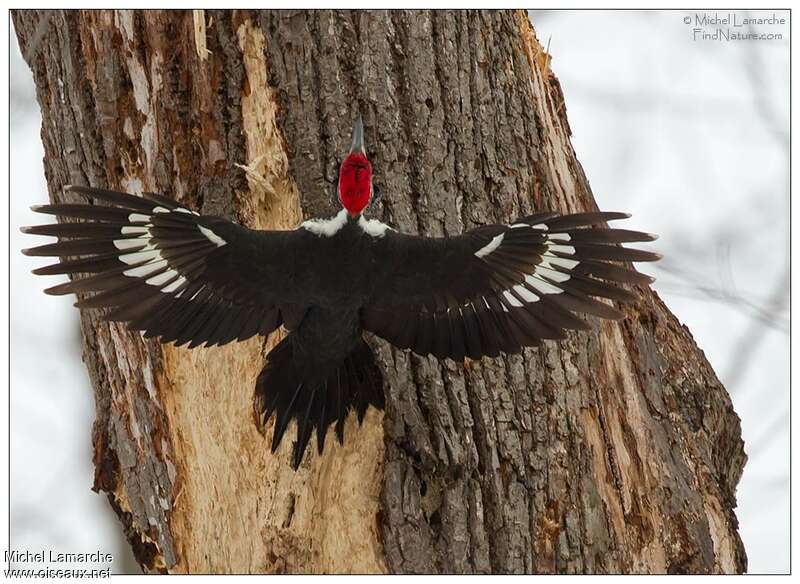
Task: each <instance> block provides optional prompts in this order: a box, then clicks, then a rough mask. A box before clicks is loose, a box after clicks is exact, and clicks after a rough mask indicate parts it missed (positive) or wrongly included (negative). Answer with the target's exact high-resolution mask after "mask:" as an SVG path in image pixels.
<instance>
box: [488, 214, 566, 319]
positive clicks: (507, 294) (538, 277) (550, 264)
mask: <svg viewBox="0 0 800 584" xmlns="http://www.w3.org/2000/svg"><path fill="white" fill-rule="evenodd" d="M508 227H509V229H524V228H528V229H533V230H534V231H536V232H538V233H540V234H541V235H543V236H544V237H545V241H544V244H545V245H546V246H547V251H546V252H545V253H544V254H542V260H541V262H540V263H539V264H538V265H536V266H535V267H534V269H533V273H531V274H526V275H525V283H524V284H517V285H516V286H513V287H512V288H511V289H509V290H505V291H503V297H504V298H505V300H506V301H507V302H508V304H509V305H510V306H513V307H516V308H519V307H521V306H524V304H526V303H527V304H530V303H533V302H538V301H539V300H541V296H543V295H545V294H562V293H563V292H564V290H562V289H561V288H559V287H558V286H556V285H554V284H551V283H550V282H548V281H547V280H550V281H552V282H556V283H561V282H566V281H568V280H569V279H570V275H569V274H567V273H565V272H564V271H562V270H571V269H572V268H574V267H575V266H577V265H578V261H577V260H573V259H570V258H566V257H560V256H557V255H555V254H556V253H558V254H561V255H563V256H572V257H574V254H575V248H574V247H572V246H571V245H566V244H567V243H568V242H569V241H570V235H569V234H568V233H542V232H543V231H549V228H548V226H547V225H545V224H544V223H538V224H536V225H529V224H527V223H514V224H513V225H509V226H508ZM506 234H509V241H512V240H513V236H512V235H511V233H510V232H505V233H501V234H499V235H497V236H495V237H493V238H492V240H491V241H490V242H489V243H488V244H486V245H485V246H483V247H482V248H481V249H479V250H478V251H476V252H475V256H476V257H479V258H485V261H486V260H489V263H491V260H490V259H489V256H490V254H491V253H492V252H494V251H495V250H497V249H498V248H500V247H501V246H502V245H503V239H504V236H505V235H506ZM559 268H560V269H559ZM545 277H546V278H547V280H545V279H544V278H545ZM520 299H521V300H520ZM487 306H488V305H487Z"/></svg>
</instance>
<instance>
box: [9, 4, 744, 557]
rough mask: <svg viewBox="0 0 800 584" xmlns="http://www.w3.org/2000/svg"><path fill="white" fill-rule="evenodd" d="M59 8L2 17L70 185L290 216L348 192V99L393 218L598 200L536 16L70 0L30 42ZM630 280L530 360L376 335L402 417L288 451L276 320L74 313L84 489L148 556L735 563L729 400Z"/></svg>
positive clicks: (237, 215)
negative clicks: (256, 407) (234, 338)
mask: <svg viewBox="0 0 800 584" xmlns="http://www.w3.org/2000/svg"><path fill="white" fill-rule="evenodd" d="M44 16H45V14H44V13H43V12H41V11H17V12H15V13H14V14H13V19H14V24H15V28H16V32H17V35H18V38H19V41H20V44H21V46H22V48H23V53H24V54H26V55H27V58H28V60H29V64H30V66H31V68H32V70H33V72H34V78H35V81H36V85H37V95H38V99H39V103H40V106H41V108H42V114H43V127H42V139H43V142H44V145H45V153H46V155H45V171H46V174H47V179H48V184H49V189H50V198H51V200H53V201H60V202H63V201H65V200H66V198H68V197H72V196H74V195H65V194H64V193H63V192H62V187H63V185H64V184H68V183H72V184H90V185H93V186H103V187H110V188H121V189H126V190H131V191H134V192H136V191H141V190H149V191H157V192H164V193H166V194H168V195H169V196H172V197H174V198H175V199H177V200H180V201H182V203H183V204H184V205H187V206H188V207H190V208H192V209H195V210H197V211H199V212H201V213H209V214H218V215H223V216H226V217H229V218H232V219H235V220H237V221H239V222H240V223H242V224H245V225H248V226H251V227H257V228H262V229H268V228H273V229H278V228H280V229H286V228H292V227H294V226H295V225H297V223H299V222H300V221H301V220H302V219H303V218H307V217H310V216H314V215H320V214H326V213H330V212H331V211H333V209H334V202H333V201H332V199H331V196H330V193H331V188H332V185H333V184H334V183H335V181H336V177H337V170H338V165H339V163H340V162H341V157H342V156H343V155H344V153H345V152H346V149H347V145H348V139H349V134H348V132H349V128H350V126H351V125H352V122H353V119H354V118H355V116H356V114H357V113H358V112H361V113H362V114H363V116H364V120H365V124H366V127H367V131H366V140H367V149H368V151H369V153H370V158H371V159H372V160H373V164H374V167H375V169H376V177H375V181H376V187H377V189H378V190H379V191H380V192H382V193H383V198H382V201H381V203H380V204H379V205H378V206H377V208H376V209H374V210H372V213H373V214H374V215H377V217H378V218H380V219H382V220H383V221H385V222H388V223H390V224H392V225H393V226H395V227H397V228H398V229H400V230H403V231H408V232H412V233H421V234H427V235H445V234H456V233H460V232H462V231H463V230H465V229H468V228H471V227H475V226H478V225H483V224H487V223H494V222H509V221H510V220H513V219H514V218H515V217H517V216H519V215H522V214H528V213H532V212H533V211H535V210H547V209H553V210H558V211H562V212H566V211H581V210H590V209H595V208H597V205H596V203H595V200H594V198H593V195H592V193H591V190H590V189H589V185H588V182H587V180H586V177H585V176H584V174H583V170H582V168H581V166H580V164H579V162H578V161H577V159H576V157H575V153H574V151H573V149H572V146H571V144H570V140H569V136H570V129H569V125H568V122H567V118H566V108H565V105H564V99H563V96H562V93H561V90H560V87H559V84H558V80H557V79H556V77H555V76H554V74H553V72H552V71H551V70H550V59H549V56H548V55H547V54H546V53H545V52H544V51H543V50H542V48H541V46H540V45H539V43H538V41H537V40H536V38H535V35H534V31H533V29H532V27H531V25H530V23H529V22H528V20H527V17H526V15H525V14H524V13H521V12H505V11H490V12H462V11H458V12H455V11H452V12H451V11H439V12H405V11H395V12H377V11H375V12H373V11H362V12H349V11H309V12H304V11H259V12H247V11H202V10H196V11H188V12H162V11H148V12H139V11H133V12H131V11H90V12H77V11H75V12H62V11H53V12H51V13H49V14H48V15H47V17H48V18H49V22H50V24H49V26H48V28H47V31H46V33H45V34H44V35H38V36H37V32H36V31H37V29H38V25H39V23H40V22H41V21H42V19H43V18H44ZM37 38H38V40H37ZM32 40H37V42H36V46H30V43H31V41H32ZM641 227H643V228H646V226H641ZM638 292H639V293H640V294H641V297H642V299H641V301H640V302H639V303H638V305H635V306H632V307H628V308H625V307H623V310H625V311H626V314H627V316H628V318H627V319H626V320H624V321H622V322H619V323H609V322H602V323H601V322H599V321H597V320H593V321H591V322H592V325H593V329H592V330H591V331H589V332H576V333H571V334H570V336H569V337H568V339H567V340H565V341H560V342H546V343H545V344H544V346H543V347H542V348H540V349H529V350H526V351H525V353H524V354H522V355H519V356H508V357H503V358H499V359H488V358H487V359H483V360H481V361H477V362H465V363H454V362H452V361H438V360H436V359H434V358H422V357H418V356H416V355H414V354H411V353H409V352H407V351H402V350H398V349H394V348H392V347H391V346H390V345H388V344H387V343H384V342H382V341H380V340H379V339H373V338H370V339H369V342H370V343H371V344H372V345H373V346H374V347H375V348H376V351H377V353H378V360H379V363H380V366H381V368H382V369H383V372H384V377H385V380H386V386H385V390H386V398H387V399H386V401H387V407H386V412H385V415H384V414H383V413H380V412H375V411H370V413H369V414H368V415H367V418H366V420H365V421H364V424H363V426H361V427H359V426H358V425H357V423H356V421H355V419H354V417H353V416H351V418H350V419H349V420H348V424H347V427H346V430H345V435H346V440H345V445H344V446H339V445H338V444H336V443H335V441H334V440H332V439H330V437H329V439H328V440H327V443H328V444H329V446H328V448H327V449H326V451H325V453H324V454H323V456H321V457H320V456H317V455H316V452H315V453H313V454H311V455H308V456H307V457H306V460H305V461H304V462H303V464H302V466H301V468H300V470H299V471H298V472H297V473H294V472H293V471H292V470H291V468H290V465H289V463H288V460H289V456H290V450H291V443H290V442H291V441H289V440H285V441H284V443H283V445H282V447H281V449H280V450H279V452H278V454H277V455H271V454H270V453H269V448H268V444H269V441H268V440H269V438H270V434H271V427H272V426H271V424H270V425H269V426H268V427H267V430H266V434H267V435H266V437H265V436H262V435H260V434H259V433H258V431H257V430H256V426H255V424H254V423H253V417H252V392H253V387H254V384H255V378H256V375H257V373H258V371H259V370H260V368H261V366H262V364H263V360H264V356H265V355H266V353H267V352H268V350H269V349H270V348H271V347H272V346H273V345H274V344H275V343H276V342H277V340H278V339H277V338H270V339H268V340H266V341H260V340H257V339H253V340H250V341H248V342H245V343H240V344H234V345H229V346H226V347H222V348H212V349H194V350H191V351H189V350H186V349H182V348H175V347H172V346H162V345H160V344H158V343H156V342H152V341H144V340H143V339H142V338H141V337H140V335H138V334H134V333H129V332H127V331H126V330H124V328H122V327H120V326H117V325H108V324H106V323H103V322H101V321H100V320H99V318H98V315H97V314H95V313H93V312H91V311H87V312H84V313H83V314H82V319H81V327H82V333H83V335H82V336H83V343H84V351H83V352H84V359H85V361H86V363H87V367H88V368H89V372H90V376H91V379H92V384H93V387H94V391H95V399H96V407H97V419H96V422H95V425H94V429H93V443H94V450H95V467H96V473H95V485H94V488H95V489H96V490H100V491H104V492H106V493H108V496H109V499H110V501H111V504H112V507H113V508H114V510H115V511H116V512H117V514H118V516H119V517H120V520H121V522H122V525H123V529H124V530H125V533H126V535H127V537H128V538H129V540H130V542H131V545H132V546H133V549H134V552H135V554H136V557H137V559H138V560H139V562H140V563H141V564H142V566H143V568H144V569H145V570H147V571H170V572H264V571H266V572H387V571H388V572H403V573H409V572H434V573H436V572H450V573H472V572H479V573H486V572H514V573H521V572H559V573H564V572H625V573H628V572H648V573H653V572H655V573H665V572H680V573H683V572H741V571H743V570H744V569H745V566H746V557H745V553H744V549H743V547H742V543H741V540H740V538H739V535H738V533H737V521H736V517H735V515H734V512H733V508H734V507H735V489H736V485H737V483H738V480H739V478H740V476H741V472H742V469H743V466H744V463H745V460H746V457H745V455H744V451H743V444H742V441H741V437H740V425H739V419H738V417H737V416H736V414H735V413H734V411H733V408H732V406H731V402H730V399H729V396H728V394H727V392H726V391H725V389H724V387H722V385H721V384H720V382H719V380H718V379H717V378H716V376H715V374H714V372H713V370H712V369H711V367H710V366H709V364H708V362H707V361H706V359H705V357H704V356H703V354H702V352H701V351H700V350H699V349H698V348H697V346H696V345H695V343H694V341H693V340H692V337H691V335H690V333H689V331H688V330H686V328H685V327H682V326H681V325H680V323H679V322H678V321H677V320H676V319H675V317H674V316H673V315H672V314H671V313H670V312H669V311H668V310H667V308H666V306H665V305H664V304H663V303H662V302H661V300H660V299H659V298H658V296H657V295H656V294H655V293H654V292H652V291H650V290H648V289H640V290H638ZM278 334H280V333H278ZM274 336H277V335H274ZM289 433H290V435H291V434H293V430H289Z"/></svg>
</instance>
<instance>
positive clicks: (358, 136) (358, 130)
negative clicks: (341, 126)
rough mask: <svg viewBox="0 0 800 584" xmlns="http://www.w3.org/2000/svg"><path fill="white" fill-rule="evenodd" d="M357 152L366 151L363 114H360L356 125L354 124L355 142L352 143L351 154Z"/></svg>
mask: <svg viewBox="0 0 800 584" xmlns="http://www.w3.org/2000/svg"><path fill="white" fill-rule="evenodd" d="M357 152H361V153H362V154H365V153H366V152H365V151H364V122H363V120H362V119H361V114H358V119H357V120H356V125H355V126H353V143H352V144H351V145H350V154H355V153H357Z"/></svg>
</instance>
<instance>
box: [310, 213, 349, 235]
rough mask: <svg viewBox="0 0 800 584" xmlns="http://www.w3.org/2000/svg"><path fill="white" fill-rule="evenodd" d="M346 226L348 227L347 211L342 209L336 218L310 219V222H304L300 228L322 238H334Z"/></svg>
mask: <svg viewBox="0 0 800 584" xmlns="http://www.w3.org/2000/svg"><path fill="white" fill-rule="evenodd" d="M345 225H347V210H346V209H342V210H341V211H339V213H337V214H336V216H335V217H332V218H330V219H309V220H308V221H303V222H302V223H301V224H300V227H302V228H303V229H305V230H307V231H310V232H311V233H313V234H314V235H318V236H320V237H333V236H334V235H336V234H337V233H338V232H339V230H340V229H341V228H342V227H344V226H345Z"/></svg>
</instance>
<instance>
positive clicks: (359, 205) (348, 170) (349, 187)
mask: <svg viewBox="0 0 800 584" xmlns="http://www.w3.org/2000/svg"><path fill="white" fill-rule="evenodd" d="M371 197H372V165H371V164H370V163H369V160H368V159H367V154H366V151H365V150H364V122H362V121H361V115H359V116H358V119H357V120H356V125H355V126H354V127H353V143H352V144H351V146H350V152H349V153H348V155H347V158H345V159H344V162H342V167H341V168H340V169H339V201H341V203H342V206H343V207H344V208H345V209H347V212H348V213H350V216H352V217H357V216H358V215H360V214H361V212H362V211H363V210H364V208H365V207H366V206H367V205H368V204H369V200H370V198H371Z"/></svg>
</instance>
